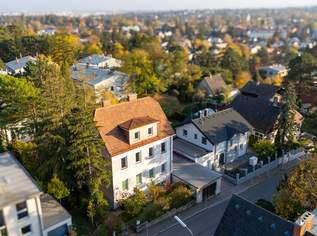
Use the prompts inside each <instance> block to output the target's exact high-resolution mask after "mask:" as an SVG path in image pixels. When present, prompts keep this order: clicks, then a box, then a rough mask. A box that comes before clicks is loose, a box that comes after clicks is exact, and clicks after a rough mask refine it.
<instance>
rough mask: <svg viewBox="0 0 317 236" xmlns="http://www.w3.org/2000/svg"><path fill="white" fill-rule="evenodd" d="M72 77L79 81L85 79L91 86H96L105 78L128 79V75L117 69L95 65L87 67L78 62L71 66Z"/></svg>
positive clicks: (123, 80)
mask: <svg viewBox="0 0 317 236" xmlns="http://www.w3.org/2000/svg"><path fill="white" fill-rule="evenodd" d="M72 78H73V79H75V80H79V81H86V82H87V83H88V84H89V85H91V86H98V84H100V83H102V82H104V81H105V80H118V79H121V80H122V82H125V81H127V80H128V76H127V75H126V74H125V73H122V72H119V71H112V70H110V69H102V68H95V67H88V68H87V67H86V66H83V65H79V64H77V65H74V66H73V67H72Z"/></svg>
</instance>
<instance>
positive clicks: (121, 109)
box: [95, 97, 174, 156]
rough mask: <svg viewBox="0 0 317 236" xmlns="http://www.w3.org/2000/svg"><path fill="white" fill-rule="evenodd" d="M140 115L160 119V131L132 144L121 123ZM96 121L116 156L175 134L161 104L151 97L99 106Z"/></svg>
mask: <svg viewBox="0 0 317 236" xmlns="http://www.w3.org/2000/svg"><path fill="white" fill-rule="evenodd" d="M138 117H150V118H151V119H153V120H156V121H158V122H159V123H158V133H157V136H156V137H153V138H149V139H146V140H144V141H141V142H138V143H136V144H131V145H130V144H129V142H128V140H127V138H126V136H125V135H124V134H123V133H122V131H121V129H120V127H119V125H120V124H123V123H124V122H127V121H129V120H131V119H133V118H138ZM95 121H96V122H97V127H98V130H99V133H100V136H101V138H102V140H103V141H104V143H105V146H106V150H107V153H108V154H109V156H116V155H118V154H121V153H124V152H127V151H129V150H132V149H135V148H138V147H141V146H143V145H146V144H148V143H151V142H154V141H157V140H160V139H163V138H166V137H168V136H171V135H174V130H173V129H172V127H171V125H170V122H169V121H168V120H167V118H166V115H165V113H164V111H163V110H162V108H161V106H160V104H159V103H158V102H157V101H156V100H154V99H153V98H151V97H145V98H140V99H135V100H132V101H129V102H122V103H119V104H115V105H110V106H106V107H101V108H97V109H96V111H95Z"/></svg>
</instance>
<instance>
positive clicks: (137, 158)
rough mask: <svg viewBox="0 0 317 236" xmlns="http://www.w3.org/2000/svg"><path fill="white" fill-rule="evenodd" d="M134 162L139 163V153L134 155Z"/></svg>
mask: <svg viewBox="0 0 317 236" xmlns="http://www.w3.org/2000/svg"><path fill="white" fill-rule="evenodd" d="M135 162H136V163H139V162H141V151H139V152H137V153H135Z"/></svg>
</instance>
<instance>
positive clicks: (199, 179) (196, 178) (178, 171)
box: [172, 153, 221, 189]
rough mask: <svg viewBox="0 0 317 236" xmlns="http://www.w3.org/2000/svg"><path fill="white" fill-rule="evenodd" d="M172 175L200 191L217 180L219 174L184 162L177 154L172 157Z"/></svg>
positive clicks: (189, 162) (219, 176) (192, 163)
mask: <svg viewBox="0 0 317 236" xmlns="http://www.w3.org/2000/svg"><path fill="white" fill-rule="evenodd" d="M173 166H174V167H173V173H172V174H173V175H174V176H175V177H177V178H179V179H181V180H182V181H184V182H185V183H187V184H189V185H191V186H193V187H194V188H197V189H201V188H203V187H205V186H207V185H209V184H211V183H214V182H215V181H216V180H217V179H219V178H221V174H219V173H217V172H216V171H213V170H210V169H208V168H207V167H204V166H202V165H199V164H197V163H194V162H191V161H188V160H186V159H185V158H183V157H181V156H180V155H178V154H175V153H174V156H173Z"/></svg>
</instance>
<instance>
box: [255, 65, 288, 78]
mask: <svg viewBox="0 0 317 236" xmlns="http://www.w3.org/2000/svg"><path fill="white" fill-rule="evenodd" d="M259 72H260V75H261V76H262V77H264V78H268V77H274V76H280V77H281V78H284V77H285V76H287V74H288V70H287V68H286V67H285V66H283V65H271V66H264V67H261V68H260V69H259Z"/></svg>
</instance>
